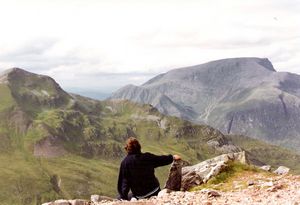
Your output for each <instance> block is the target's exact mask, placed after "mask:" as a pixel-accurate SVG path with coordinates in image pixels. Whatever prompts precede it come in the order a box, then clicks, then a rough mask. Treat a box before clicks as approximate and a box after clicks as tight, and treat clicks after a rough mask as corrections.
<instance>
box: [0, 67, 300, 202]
mask: <svg viewBox="0 0 300 205" xmlns="http://www.w3.org/2000/svg"><path fill="white" fill-rule="evenodd" d="M129 136H135V137H137V138H138V139H139V140H140V142H141V144H142V151H143V152H147V151H148V152H153V153H156V154H169V153H172V154H179V155H181V156H182V158H183V159H184V160H186V161H188V162H190V163H196V162H199V161H203V160H205V159H208V158H211V157H213V156H217V155H220V154H222V153H227V152H236V151H241V150H245V151H246V152H247V153H248V154H249V156H251V157H250V158H251V161H252V162H253V163H256V164H258V165H260V164H270V165H272V166H274V167H276V166H278V165H286V166H288V167H290V168H291V169H292V170H293V171H294V172H295V173H299V171H300V156H299V155H297V154H296V153H294V152H292V151H289V150H286V149H283V148H281V147H278V146H273V145H269V144H266V143H264V142H261V141H257V140H256V141H255V140H253V139H250V138H248V137H245V136H237V135H224V134H222V133H221V132H220V131H218V130H217V129H214V128H212V127H210V126H207V125H198V124H194V123H192V122H189V121H186V120H182V119H180V118H178V117H172V116H167V115H164V114H161V113H160V112H158V110H157V109H156V108H155V107H153V106H152V105H149V104H143V105H141V104H137V103H133V102H130V101H128V100H106V101H98V100H94V99H91V98H86V97H82V96H79V95H76V94H70V93H67V92H66V91H64V90H63V89H62V88H61V87H60V86H59V85H58V84H57V83H56V82H55V80H54V79H52V78H50V77H48V76H44V75H37V74H34V73H30V72H27V71H25V70H23V69H20V68H13V69H9V70H7V71H5V72H3V73H2V74H0V204H1V205H7V204H12V205H20V204H22V205H23V204H41V203H42V202H46V201H52V200H54V199H58V198H75V197H76V198H89V197H90V195H91V194H100V195H108V196H113V197H115V196H116V194H117V193H116V183H117V175H118V169H119V164H120V161H121V159H122V158H123V157H124V156H125V151H124V149H123V144H124V141H125V140H126V139H127V138H128V137H129ZM167 173H168V167H164V168H162V169H158V170H157V173H156V174H157V176H158V178H159V179H160V181H161V184H163V183H164V179H165V177H166V176H167Z"/></svg>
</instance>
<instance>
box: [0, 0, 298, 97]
mask: <svg viewBox="0 0 300 205" xmlns="http://www.w3.org/2000/svg"><path fill="white" fill-rule="evenodd" d="M233 57H262V58H268V59H269V60H270V61H271V62H272V63H273V65H274V67H275V69H276V70H277V71H287V72H293V73H297V74H300V0H243V1H241V0H198V1H193V0H178V1H176V0H147V1H145V0H49V1H45V0H19V1H15V0H0V71H2V70H5V69H8V68H11V67H19V68H23V69H25V70H28V71H31V72H35V73H39V74H45V75H49V76H51V77H53V78H54V79H55V80H56V81H57V82H58V83H59V84H60V85H61V86H62V87H63V88H64V89H66V90H71V91H76V90H77V91H80V92H81V91H82V92H85V91H90V92H102V93H111V92H112V91H115V90H117V89H118V88H120V87H122V86H124V85H126V84H135V85H140V84H142V83H144V82H145V81H147V80H149V79H150V78H152V77H154V76H156V75H158V74H160V73H164V72H167V71H169V70H171V69H174V68H179V67H185V66H191V65H197V64H201V63H205V62H208V61H211V60H217V59H223V58H233Z"/></svg>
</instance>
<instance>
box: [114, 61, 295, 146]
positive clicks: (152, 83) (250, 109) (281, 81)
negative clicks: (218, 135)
mask: <svg viewBox="0 0 300 205" xmlns="http://www.w3.org/2000/svg"><path fill="white" fill-rule="evenodd" d="M111 98H113V99H129V100H132V101H135V102H139V103H149V104H151V105H153V106H155V107H156V108H157V109H158V110H159V111H161V112H162V113H164V114H168V115H174V116H178V117H181V118H184V119H187V120H190V121H193V122H196V123H206V124H209V125H211V126H213V127H215V128H218V129H219V130H221V131H222V132H223V133H227V134H243V135H247V136H251V137H253V138H259V139H262V140H265V141H268V142H272V143H275V144H279V145H283V146H285V147H292V148H294V149H296V150H298V151H300V150H299V149H300V148H299V147H300V126H298V125H299V123H300V76H299V75H296V74H291V73H283V72H276V71H275V69H274V68H273V66H272V64H271V62H270V61H269V60H268V59H260V58H233V59H224V60H218V61H213V62H209V63H206V64H201V65H197V66H192V67H187V68H180V69H175V70H171V71H169V72H167V73H165V74H161V75H159V76H157V77H155V78H153V79H151V80H149V81H148V82H146V83H145V84H143V85H142V86H126V87H124V88H121V89H120V90H118V91H117V92H115V93H114V94H113V95H112V96H111Z"/></svg>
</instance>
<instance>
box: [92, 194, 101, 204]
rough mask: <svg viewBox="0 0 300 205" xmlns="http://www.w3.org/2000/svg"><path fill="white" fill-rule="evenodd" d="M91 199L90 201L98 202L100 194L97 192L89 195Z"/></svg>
mask: <svg viewBox="0 0 300 205" xmlns="http://www.w3.org/2000/svg"><path fill="white" fill-rule="evenodd" d="M91 201H92V202H93V203H96V202H100V195H97V194H95V195H92V196H91Z"/></svg>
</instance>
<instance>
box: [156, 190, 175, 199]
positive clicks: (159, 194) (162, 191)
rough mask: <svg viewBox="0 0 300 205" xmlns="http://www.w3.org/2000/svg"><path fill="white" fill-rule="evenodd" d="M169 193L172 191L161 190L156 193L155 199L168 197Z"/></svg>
mask: <svg viewBox="0 0 300 205" xmlns="http://www.w3.org/2000/svg"><path fill="white" fill-rule="evenodd" d="M171 192H172V191H171V190H170V189H163V190H161V191H160V192H159V193H158V195H157V197H158V198H162V197H165V196H167V195H169V194H170V193H171Z"/></svg>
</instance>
